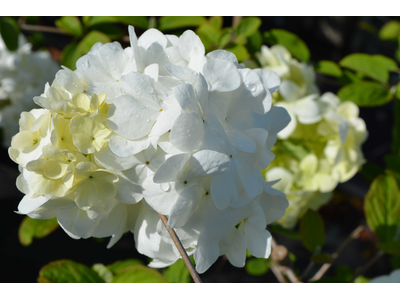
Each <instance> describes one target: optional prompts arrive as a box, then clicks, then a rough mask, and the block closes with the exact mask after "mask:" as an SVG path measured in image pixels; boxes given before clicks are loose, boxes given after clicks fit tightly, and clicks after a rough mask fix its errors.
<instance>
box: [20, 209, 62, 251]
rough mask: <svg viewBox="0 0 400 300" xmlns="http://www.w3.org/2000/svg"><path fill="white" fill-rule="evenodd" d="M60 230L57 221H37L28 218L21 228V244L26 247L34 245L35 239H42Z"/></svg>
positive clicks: (24, 220)
mask: <svg viewBox="0 0 400 300" xmlns="http://www.w3.org/2000/svg"><path fill="white" fill-rule="evenodd" d="M57 228H58V223H57V219H56V218H54V219H48V220H37V219H31V218H30V217H28V216H26V217H25V218H24V219H23V220H22V222H21V225H20V226H19V230H18V237H19V242H20V243H21V244H22V245H24V246H29V245H30V244H32V241H33V239H34V238H37V239H41V238H44V237H45V236H48V235H49V234H50V233H52V232H53V231H54V230H56V229H57Z"/></svg>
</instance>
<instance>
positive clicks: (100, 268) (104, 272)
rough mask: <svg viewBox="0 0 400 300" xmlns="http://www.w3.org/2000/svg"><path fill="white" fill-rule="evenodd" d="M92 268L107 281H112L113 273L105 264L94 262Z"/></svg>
mask: <svg viewBox="0 0 400 300" xmlns="http://www.w3.org/2000/svg"><path fill="white" fill-rule="evenodd" d="M92 270H93V271H95V272H96V273H97V274H98V275H99V276H100V277H101V278H102V279H103V280H104V281H105V282H111V280H112V279H113V277H114V276H113V273H112V272H111V271H110V270H109V269H108V268H107V267H106V266H105V265H103V264H94V265H93V266H92Z"/></svg>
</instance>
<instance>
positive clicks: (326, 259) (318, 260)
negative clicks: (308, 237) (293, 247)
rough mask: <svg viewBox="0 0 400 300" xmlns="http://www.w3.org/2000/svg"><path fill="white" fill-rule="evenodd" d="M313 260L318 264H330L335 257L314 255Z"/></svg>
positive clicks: (325, 254) (323, 254)
mask: <svg viewBox="0 0 400 300" xmlns="http://www.w3.org/2000/svg"><path fill="white" fill-rule="evenodd" d="M311 260H312V261H313V262H315V263H317V264H330V263H332V262H333V257H332V255H331V254H328V253H322V254H316V255H313V256H312V257H311Z"/></svg>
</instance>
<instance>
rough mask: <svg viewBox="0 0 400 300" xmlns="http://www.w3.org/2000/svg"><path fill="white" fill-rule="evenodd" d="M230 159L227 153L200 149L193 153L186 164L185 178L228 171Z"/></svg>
mask: <svg viewBox="0 0 400 300" xmlns="http://www.w3.org/2000/svg"><path fill="white" fill-rule="evenodd" d="M230 166H231V160H230V158H229V156H228V155H226V154H223V153H220V152H216V151H210V150H201V151H199V152H196V153H195V154H193V156H192V158H191V159H190V160H189V164H188V166H187V170H188V173H187V177H186V178H187V179H191V178H196V177H198V176H217V175H221V174H223V173H226V172H228V171H229V168H230Z"/></svg>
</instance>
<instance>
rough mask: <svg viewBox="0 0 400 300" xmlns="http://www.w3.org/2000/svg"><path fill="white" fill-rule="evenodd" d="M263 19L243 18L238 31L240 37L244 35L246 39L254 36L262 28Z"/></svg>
mask: <svg viewBox="0 0 400 300" xmlns="http://www.w3.org/2000/svg"><path fill="white" fill-rule="evenodd" d="M261 23H262V21H261V19H260V18H258V17H245V18H243V19H242V20H241V21H240V23H239V24H238V27H237V29H236V33H237V35H238V36H240V35H243V36H246V37H249V36H252V35H253V34H255V33H256V31H257V30H258V28H259V27H260V26H261Z"/></svg>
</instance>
